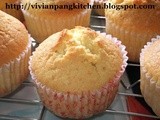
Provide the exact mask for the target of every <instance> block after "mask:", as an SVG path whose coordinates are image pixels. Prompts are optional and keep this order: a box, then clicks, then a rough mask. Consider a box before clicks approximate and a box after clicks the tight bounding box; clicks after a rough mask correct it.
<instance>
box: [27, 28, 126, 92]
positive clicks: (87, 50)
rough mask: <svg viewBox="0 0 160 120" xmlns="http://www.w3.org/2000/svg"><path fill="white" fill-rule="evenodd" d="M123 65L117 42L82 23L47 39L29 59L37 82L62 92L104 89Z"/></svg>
mask: <svg viewBox="0 0 160 120" xmlns="http://www.w3.org/2000/svg"><path fill="white" fill-rule="evenodd" d="M122 64H123V56H122V53H121V50H120V48H119V46H118V45H116V44H115V43H114V42H113V41H111V40H109V39H107V38H106V37H105V36H104V35H102V34H100V33H98V32H96V31H94V30H92V29H90V28H84V27H80V26H77V27H75V28H74V29H71V30H67V29H64V30H63V31H61V32H58V33H56V34H53V35H52V36H50V37H49V38H47V39H46V40H45V41H44V42H42V43H41V44H40V45H39V47H38V48H37V49H36V51H35V52H34V53H33V56H32V58H31V60H30V68H31V70H32V72H33V74H34V75H35V77H36V79H37V80H38V82H40V83H42V84H43V85H46V86H47V87H49V88H50V89H53V90H56V91H59V92H76V93H78V92H82V91H89V90H96V89H98V88H101V87H102V86H103V85H105V84H107V82H109V81H110V80H112V79H113V78H114V77H115V76H116V74H117V73H118V72H119V71H120V70H121V66H122Z"/></svg>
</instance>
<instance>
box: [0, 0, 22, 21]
mask: <svg viewBox="0 0 160 120" xmlns="http://www.w3.org/2000/svg"><path fill="white" fill-rule="evenodd" d="M13 6H16V7H15V8H14V7H13ZM0 10H2V11H4V12H6V13H8V14H10V15H12V16H14V17H16V18H17V19H19V20H20V21H21V22H23V21H24V17H23V14H22V11H21V9H20V0H0Z"/></svg>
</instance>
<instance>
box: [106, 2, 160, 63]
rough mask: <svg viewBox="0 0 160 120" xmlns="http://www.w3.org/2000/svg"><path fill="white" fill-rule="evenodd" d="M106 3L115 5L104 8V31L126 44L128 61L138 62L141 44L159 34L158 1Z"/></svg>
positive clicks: (159, 9)
mask: <svg viewBox="0 0 160 120" xmlns="http://www.w3.org/2000/svg"><path fill="white" fill-rule="evenodd" d="M107 4H108V5H110V6H112V7H113V6H114V7H115V6H117V7H115V9H106V10H105V16H106V32H107V33H109V34H112V35H113V36H115V37H117V38H118V39H120V40H121V41H122V44H124V45H125V46H126V50H127V52H128V57H129V61H131V62H136V63H139V57H140V52H141V49H142V48H143V46H144V45H145V44H146V43H147V42H148V41H150V40H151V38H153V37H155V36H157V35H158V34H160V27H159V26H160V20H159V18H160V2H156V0H109V1H108V3H107ZM118 5H120V6H122V7H123V8H122V7H120V6H119V7H118ZM124 7H126V9H125V8H124ZM127 7H128V9H127ZM143 7H144V8H143Z"/></svg>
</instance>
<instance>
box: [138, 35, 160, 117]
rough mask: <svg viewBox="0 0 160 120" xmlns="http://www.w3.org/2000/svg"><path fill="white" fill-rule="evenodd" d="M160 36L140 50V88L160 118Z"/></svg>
mask: <svg viewBox="0 0 160 120" xmlns="http://www.w3.org/2000/svg"><path fill="white" fill-rule="evenodd" d="M159 65H160V36H158V37H157V38H155V39H152V42H149V43H147V45H146V46H145V47H144V49H143V50H142V53H141V56H140V68H141V82H140V88H141V92H142V95H143V96H144V99H145V101H146V102H147V103H148V105H149V106H150V107H151V108H152V110H153V111H154V112H155V113H156V114H157V115H158V116H160V104H159V101H160V73H159V71H160V66H159Z"/></svg>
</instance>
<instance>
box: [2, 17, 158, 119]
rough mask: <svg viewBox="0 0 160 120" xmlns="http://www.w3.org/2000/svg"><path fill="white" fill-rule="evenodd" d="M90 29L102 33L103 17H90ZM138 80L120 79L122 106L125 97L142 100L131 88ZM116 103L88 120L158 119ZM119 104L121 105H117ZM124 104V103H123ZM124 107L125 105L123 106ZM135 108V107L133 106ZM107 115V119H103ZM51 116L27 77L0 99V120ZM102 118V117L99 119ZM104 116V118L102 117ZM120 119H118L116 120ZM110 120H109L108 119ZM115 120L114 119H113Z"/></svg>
mask: <svg viewBox="0 0 160 120" xmlns="http://www.w3.org/2000/svg"><path fill="white" fill-rule="evenodd" d="M90 27H91V28H92V29H95V30H98V31H101V32H104V31H105V17H102V16H97V15H92V16H91V25H90ZM32 43H33V47H36V45H37V44H36V43H35V41H33V42H32ZM128 66H132V67H137V66H139V64H130V63H129V64H128ZM139 82H140V80H137V81H136V82H134V83H133V84H130V83H129V82H128V77H127V74H126V73H125V74H124V75H123V77H122V78H121V84H120V86H121V88H120V89H119V91H118V93H117V96H119V97H124V99H122V104H123V102H125V100H126V99H125V97H128V96H130V97H136V98H143V96H142V95H140V94H134V93H133V92H132V88H133V87H134V86H136V85H138V84H139ZM116 104H117V101H115V102H114V103H113V104H112V105H111V106H112V107H110V108H108V109H107V110H106V111H105V112H104V113H102V115H99V116H98V117H96V118H90V120H92V119H93V120H107V118H109V116H126V117H125V118H126V120H131V117H133V116H136V117H141V118H142V117H143V118H144V119H145V118H152V119H160V118H159V117H157V116H156V115H149V114H143V113H139V112H128V110H126V109H122V110H119V109H116V107H115V106H117V105H116ZM118 104H121V103H118ZM125 104H126V103H125ZM125 106H126V105H125ZM135 107H136V106H135ZM105 114H107V115H108V116H107V118H106V117H105ZM52 115H53V114H52V113H50V112H49V111H48V110H47V109H46V108H45V107H44V106H43V104H42V102H41V101H40V99H39V96H38V94H37V92H36V88H35V86H34V84H33V82H32V80H31V78H30V77H28V80H26V81H25V82H24V83H23V84H22V85H21V86H20V87H19V88H18V89H17V90H16V91H15V92H14V93H12V94H11V95H9V96H7V97H4V98H0V120H49V117H46V116H52ZM101 116H102V117H101ZM103 116H104V117H103ZM51 119H53V120H61V118H58V117H55V118H50V120H51ZM111 119H112V118H111ZM118 119H120V117H119V118H118ZM109 120H110V119H109ZM115 120H116V119H115ZM120 120H121V119H120Z"/></svg>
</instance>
